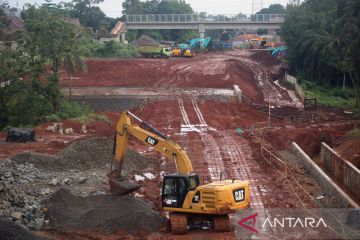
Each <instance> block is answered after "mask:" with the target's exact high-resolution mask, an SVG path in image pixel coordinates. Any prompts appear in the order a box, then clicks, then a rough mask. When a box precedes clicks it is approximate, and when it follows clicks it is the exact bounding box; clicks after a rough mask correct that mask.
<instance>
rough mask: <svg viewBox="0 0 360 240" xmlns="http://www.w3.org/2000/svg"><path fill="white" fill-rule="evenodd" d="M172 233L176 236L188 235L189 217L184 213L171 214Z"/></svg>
mask: <svg viewBox="0 0 360 240" xmlns="http://www.w3.org/2000/svg"><path fill="white" fill-rule="evenodd" d="M169 215H170V223H171V233H172V234H175V235H183V234H186V233H187V231H188V230H187V225H188V224H187V215H186V214H184V213H173V212H171V213H170V214H169Z"/></svg>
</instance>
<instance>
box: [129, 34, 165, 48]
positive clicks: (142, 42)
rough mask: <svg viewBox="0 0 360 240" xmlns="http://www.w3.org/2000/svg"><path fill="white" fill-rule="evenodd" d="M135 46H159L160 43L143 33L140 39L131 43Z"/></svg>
mask: <svg viewBox="0 0 360 240" xmlns="http://www.w3.org/2000/svg"><path fill="white" fill-rule="evenodd" d="M131 44H132V45H133V46H134V47H140V46H159V45H160V43H159V42H157V41H155V40H154V39H152V38H151V37H149V36H146V35H142V36H141V37H139V38H138V39H136V40H134V41H133V42H132V43H131Z"/></svg>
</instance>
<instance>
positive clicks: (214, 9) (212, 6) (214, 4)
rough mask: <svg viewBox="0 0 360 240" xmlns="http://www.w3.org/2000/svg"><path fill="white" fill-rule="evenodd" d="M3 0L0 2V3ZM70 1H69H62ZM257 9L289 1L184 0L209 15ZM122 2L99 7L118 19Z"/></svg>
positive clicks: (109, 0) (18, 0)
mask: <svg viewBox="0 0 360 240" xmlns="http://www.w3.org/2000/svg"><path fill="white" fill-rule="evenodd" d="M2 1H5V0H0V2H2ZM7 1H8V2H9V3H10V5H11V6H15V7H16V6H18V7H19V8H22V6H23V5H24V4H25V3H32V4H34V3H38V4H42V3H44V2H45V0H7ZM60 1H61V0H53V2H54V3H55V2H60ZM62 1H71V0H62ZM253 1H254V2H256V3H258V4H255V6H256V7H257V8H260V3H261V2H263V7H268V6H269V5H270V4H274V3H280V4H283V5H286V4H287V3H288V2H289V0H262V1H261V0H186V2H187V3H190V4H191V6H192V8H193V9H194V10H195V11H197V12H207V13H209V14H237V13H240V12H242V13H245V14H251V12H252V2H253ZM122 2H123V1H122V0H105V1H104V2H103V3H102V4H101V5H100V7H101V9H102V10H103V11H104V12H105V14H106V15H107V16H109V17H120V16H121V11H122V7H121V4H122Z"/></svg>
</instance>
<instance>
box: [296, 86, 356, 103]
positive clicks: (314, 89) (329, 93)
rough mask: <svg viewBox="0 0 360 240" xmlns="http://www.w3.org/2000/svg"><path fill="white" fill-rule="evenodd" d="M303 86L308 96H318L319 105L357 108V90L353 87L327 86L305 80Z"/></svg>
mask: <svg viewBox="0 0 360 240" xmlns="http://www.w3.org/2000/svg"><path fill="white" fill-rule="evenodd" d="M301 86H302V87H303V89H304V90H305V95H306V96H310V97H316V99H317V101H318V104H319V105H322V106H329V107H341V108H345V109H353V108H355V105H356V102H355V91H354V90H353V89H340V88H326V87H322V86H318V85H316V84H315V83H314V82H308V81H304V80H302V81H301Z"/></svg>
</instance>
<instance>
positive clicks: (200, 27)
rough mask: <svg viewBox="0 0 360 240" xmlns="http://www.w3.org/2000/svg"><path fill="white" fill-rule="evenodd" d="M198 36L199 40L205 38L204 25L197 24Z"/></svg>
mask: <svg viewBox="0 0 360 240" xmlns="http://www.w3.org/2000/svg"><path fill="white" fill-rule="evenodd" d="M199 35H200V38H205V25H204V24H199Z"/></svg>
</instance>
